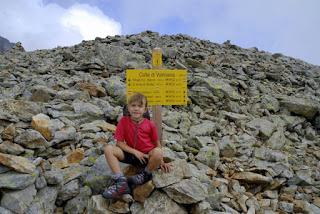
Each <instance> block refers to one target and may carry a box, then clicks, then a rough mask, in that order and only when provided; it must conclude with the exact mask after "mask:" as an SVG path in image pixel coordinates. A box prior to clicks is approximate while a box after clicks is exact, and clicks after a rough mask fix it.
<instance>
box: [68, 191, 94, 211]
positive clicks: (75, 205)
mask: <svg viewBox="0 0 320 214" xmlns="http://www.w3.org/2000/svg"><path fill="white" fill-rule="evenodd" d="M91 194H92V192H91V189H90V188H89V187H88V186H84V187H83V188H81V189H80V193H79V194H78V195H77V196H76V197H74V198H72V199H70V200H68V201H67V203H66V205H65V207H64V212H66V213H68V214H77V213H83V211H84V210H85V208H86V207H87V204H88V201H89V198H90V196H91Z"/></svg>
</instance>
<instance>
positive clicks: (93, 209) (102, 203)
mask: <svg viewBox="0 0 320 214" xmlns="http://www.w3.org/2000/svg"><path fill="white" fill-rule="evenodd" d="M108 208H109V205H108V202H107V200H106V199H104V198H103V197H102V195H93V196H92V197H91V199H90V200H89V202H88V206H87V212H88V214H113V212H112V211H110V210H108Z"/></svg>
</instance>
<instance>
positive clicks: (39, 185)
mask: <svg viewBox="0 0 320 214" xmlns="http://www.w3.org/2000/svg"><path fill="white" fill-rule="evenodd" d="M35 186H36V189H37V190H40V189H42V188H44V187H46V186H47V181H46V179H45V177H44V176H43V175H41V174H40V175H39V176H38V177H37V179H36V182H35Z"/></svg>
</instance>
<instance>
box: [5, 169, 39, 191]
mask: <svg viewBox="0 0 320 214" xmlns="http://www.w3.org/2000/svg"><path fill="white" fill-rule="evenodd" d="M37 176H38V174H37V173H33V174H21V173H17V172H12V171H11V172H5V173H1V174H0V188H5V189H13V190H22V189H25V188H26V187H28V186H30V185H31V184H33V183H34V182H35V180H36V178H37Z"/></svg>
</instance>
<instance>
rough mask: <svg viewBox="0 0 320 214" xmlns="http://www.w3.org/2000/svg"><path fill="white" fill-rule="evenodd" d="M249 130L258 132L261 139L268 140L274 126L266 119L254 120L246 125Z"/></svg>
mask: <svg viewBox="0 0 320 214" xmlns="http://www.w3.org/2000/svg"><path fill="white" fill-rule="evenodd" d="M246 126H247V127H248V128H250V129H253V130H256V131H258V133H259V134H260V135H261V136H262V137H263V138H269V137H270V136H271V134H272V133H273V131H274V130H275V128H276V127H275V125H274V124H273V123H272V122H270V121H269V120H266V119H254V120H252V121H250V122H249V123H247V124H246Z"/></svg>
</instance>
